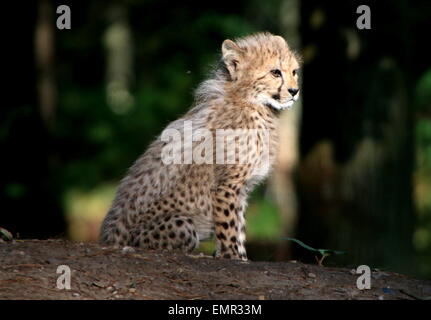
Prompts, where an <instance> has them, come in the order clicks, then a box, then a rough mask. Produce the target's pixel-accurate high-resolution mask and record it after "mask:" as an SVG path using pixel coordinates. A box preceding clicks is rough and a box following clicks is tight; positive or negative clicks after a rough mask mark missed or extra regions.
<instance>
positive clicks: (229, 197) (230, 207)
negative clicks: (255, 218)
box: [213, 187, 247, 261]
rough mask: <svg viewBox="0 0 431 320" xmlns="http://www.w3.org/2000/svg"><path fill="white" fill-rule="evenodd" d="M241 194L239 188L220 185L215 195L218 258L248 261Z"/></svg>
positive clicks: (216, 254) (216, 255)
mask: <svg viewBox="0 0 431 320" xmlns="http://www.w3.org/2000/svg"><path fill="white" fill-rule="evenodd" d="M239 194H240V189H239V188H238V189H237V188H235V187H232V188H228V187H219V188H217V190H216V191H215V194H214V196H213V198H214V204H213V207H214V223H215V235H216V253H215V257H216V258H224V259H240V260H244V261H247V253H246V250H245V220H244V205H243V203H242V201H241V198H240V197H239Z"/></svg>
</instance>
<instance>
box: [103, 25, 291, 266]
mask: <svg viewBox="0 0 431 320" xmlns="http://www.w3.org/2000/svg"><path fill="white" fill-rule="evenodd" d="M221 49H222V57H221V60H220V63H219V65H218V67H217V68H216V69H215V70H214V71H213V74H212V76H211V77H210V79H208V80H206V81H204V82H203V83H202V84H201V85H200V86H199V87H198V89H197V90H196V98H195V103H194V106H193V107H192V108H191V110H190V111H188V112H187V113H186V114H185V115H184V116H183V117H182V118H180V119H178V120H176V121H174V122H172V123H171V124H169V125H168V126H167V128H166V129H165V130H164V131H163V133H162V134H161V136H160V137H159V138H157V139H156V141H154V142H153V143H152V144H151V145H150V146H149V148H148V150H147V151H146V152H145V153H144V154H143V155H142V156H141V157H140V158H139V159H138V160H137V161H136V162H135V163H134V165H133V166H132V167H131V168H130V169H129V171H128V173H127V175H126V177H125V178H124V179H123V180H122V181H121V183H120V186H119V188H118V190H117V194H116V196H115V199H114V201H113V204H112V207H111V208H110V210H109V212H108V214H107V216H106V217H105V220H104V221H103V224H102V228H101V236H100V239H101V242H102V243H103V244H107V245H120V246H126V245H129V246H139V247H143V248H147V249H165V250H174V249H179V250H181V251H183V252H191V251H192V250H193V249H195V248H197V247H198V246H199V242H200V241H202V240H205V239H208V238H210V237H211V236H212V235H213V234H215V238H216V252H215V256H216V257H219V258H225V259H241V260H247V254H246V249H245V220H244V212H245V209H246V204H247V195H248V193H249V192H250V191H251V190H252V188H253V186H254V185H256V184H257V183H258V182H260V181H261V180H262V179H263V178H264V177H265V176H266V175H267V174H268V172H269V171H270V168H271V166H272V164H273V162H274V160H275V158H276V153H277V149H278V133H277V127H278V118H279V114H280V111H281V110H284V109H287V108H289V107H291V106H292V104H293V103H294V101H296V100H297V99H298V93H299V88H298V72H297V71H298V68H299V63H298V58H297V56H296V55H295V54H294V53H293V52H292V51H291V50H290V49H289V46H288V45H287V43H286V41H285V40H284V39H283V38H282V37H280V36H275V35H272V34H269V33H258V34H254V35H250V36H247V37H244V38H241V39H237V40H236V41H235V42H234V41H231V40H225V41H224V42H223V44H222V48H221Z"/></svg>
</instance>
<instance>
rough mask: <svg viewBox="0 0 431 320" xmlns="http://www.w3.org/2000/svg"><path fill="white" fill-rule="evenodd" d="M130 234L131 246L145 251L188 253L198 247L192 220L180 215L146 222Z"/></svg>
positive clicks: (167, 215)
mask: <svg viewBox="0 0 431 320" xmlns="http://www.w3.org/2000/svg"><path fill="white" fill-rule="evenodd" d="M132 233H133V234H134V242H133V245H134V246H137V247H141V248H145V249H153V250H158V249H164V250H175V249H179V250H181V251H182V252H185V253H190V252H192V251H193V250H194V249H195V248H197V247H198V246H199V236H198V234H197V232H196V229H195V226H194V224H193V220H192V219H191V218H190V217H187V216H185V215H181V214H166V215H163V216H161V217H159V218H157V219H155V220H154V221H150V222H148V221H147V222H146V223H145V225H143V224H141V225H139V226H138V227H137V228H136V229H135V230H134V232H132Z"/></svg>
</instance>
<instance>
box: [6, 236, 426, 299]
mask: <svg viewBox="0 0 431 320" xmlns="http://www.w3.org/2000/svg"><path fill="white" fill-rule="evenodd" d="M59 265H67V266H69V267H70V269H71V289H70V290H60V289H57V279H58V277H59V276H60V275H61V274H57V267H58V266H59ZM358 276H359V275H357V274H355V272H354V270H350V269H343V268H328V267H320V266H318V265H306V264H302V263H299V262H239V261H226V260H217V259H213V258H211V257H206V256H201V255H196V256H193V255H183V254H180V253H160V252H149V251H142V250H139V249H131V250H130V248H126V249H116V248H111V247H101V246H100V245H98V244H95V243H74V242H70V241H64V240H43V241H42V240H26V241H19V240H18V241H13V242H3V243H0V299H67V300H69V299H73V300H79V299H260V300H267V299H300V300H303V299H337V300H338V299H341V300H344V299H371V300H375V299H379V300H392V299H424V298H427V297H428V299H429V297H430V296H431V281H424V280H416V279H412V278H409V277H406V276H403V275H400V274H396V273H391V272H383V271H379V270H373V272H372V278H371V289H370V290H362V291H361V290H359V289H357V287H356V281H357V278H358Z"/></svg>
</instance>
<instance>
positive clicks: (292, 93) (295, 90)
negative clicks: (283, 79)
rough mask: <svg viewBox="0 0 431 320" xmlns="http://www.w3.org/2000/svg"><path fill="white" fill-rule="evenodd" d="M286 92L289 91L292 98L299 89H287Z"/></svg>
mask: <svg viewBox="0 0 431 320" xmlns="http://www.w3.org/2000/svg"><path fill="white" fill-rule="evenodd" d="M287 91H289V93H290V94H291V95H292V97H294V96H295V95H296V94H297V93H298V91H299V89H298V88H289V89H287Z"/></svg>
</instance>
